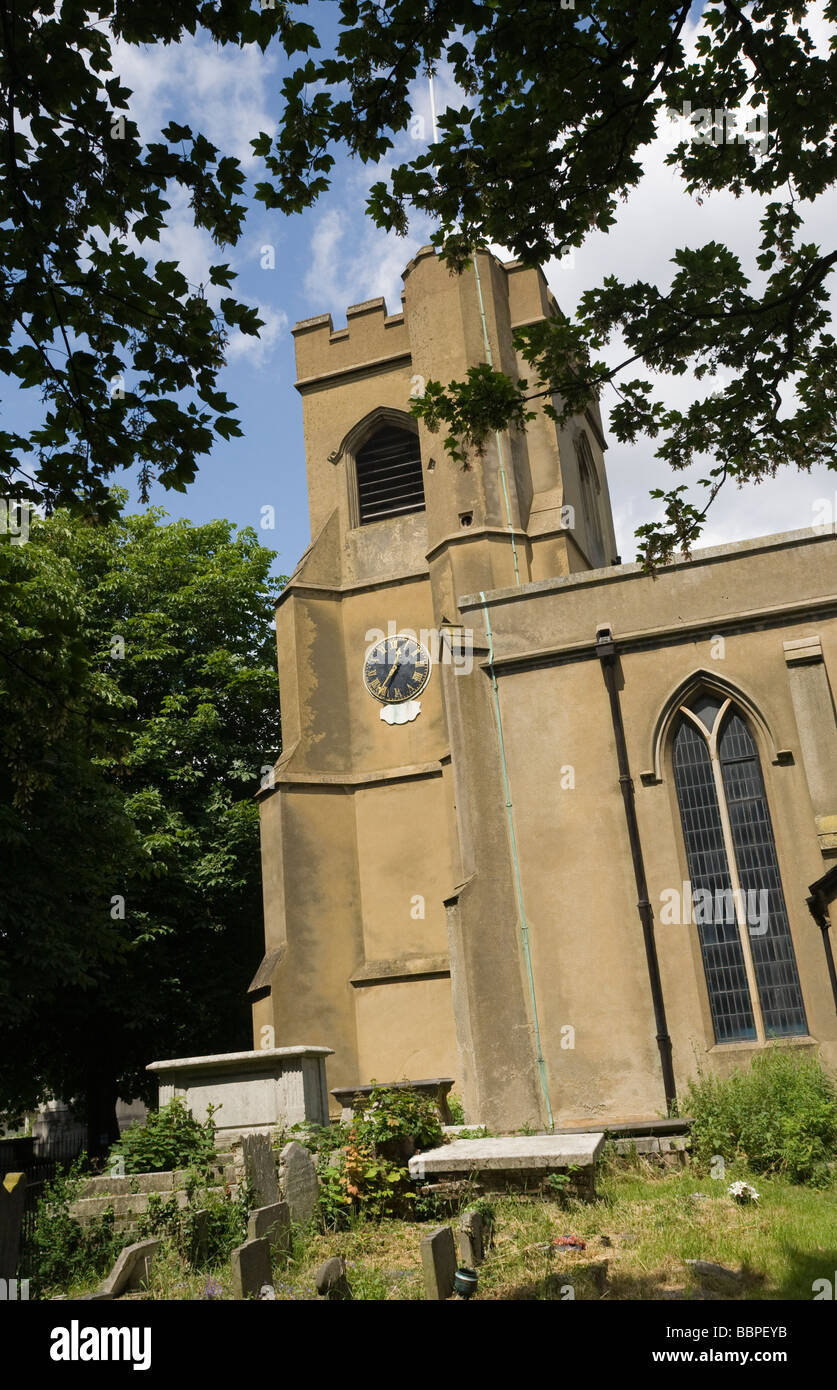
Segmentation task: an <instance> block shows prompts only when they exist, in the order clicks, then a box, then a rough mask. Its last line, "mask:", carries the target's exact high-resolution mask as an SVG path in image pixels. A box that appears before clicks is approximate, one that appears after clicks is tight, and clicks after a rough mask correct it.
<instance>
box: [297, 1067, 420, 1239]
mask: <svg viewBox="0 0 837 1390" xmlns="http://www.w3.org/2000/svg"><path fill="white" fill-rule="evenodd" d="M309 1136H310V1137H309V1138H306V1140H305V1141H304V1142H307V1143H308V1145H309V1147H310V1148H312V1149H313V1150H314V1152H315V1153H316V1154H317V1176H318V1178H319V1180H320V1200H319V1215H320V1221H321V1224H322V1226H323V1228H324V1229H325V1230H344V1229H346V1228H347V1226H349V1225H350V1224H351V1222H352V1221H353V1220H355V1219H357V1218H358V1217H359V1216H364V1217H370V1218H372V1219H374V1220H382V1219H384V1218H386V1217H401V1218H407V1217H409V1216H411V1215H412V1214H414V1213H415V1212H416V1209H417V1204H416V1194H415V1192H414V1190H413V1184H412V1182H411V1180H410V1173H409V1169H408V1168H407V1166H406V1164H407V1159H408V1158H409V1157H410V1156H411V1154H412V1153H414V1152H415V1151H416V1150H418V1149H429V1148H433V1147H435V1146H436V1145H437V1144H440V1143H441V1141H442V1124H441V1120H440V1118H439V1112H438V1110H437V1108H436V1105H435V1103H434V1102H433V1101H432V1100H431V1099H429V1098H428V1097H427V1096H422V1095H420V1094H419V1093H418V1092H417V1091H408V1090H395V1089H392V1088H387V1087H384V1086H381V1087H376V1088H375V1090H373V1092H372V1094H371V1096H370V1097H369V1103H368V1105H366V1106H365V1108H364V1109H363V1110H362V1111H360V1112H359V1113H358V1114H357V1115H356V1116H355V1118H354V1120H353V1121H352V1123H351V1124H348V1125H346V1124H344V1125H340V1126H332V1127H330V1128H328V1129H326V1130H321V1131H318V1132H315V1133H314V1134H313V1135H311V1134H310V1131H309Z"/></svg>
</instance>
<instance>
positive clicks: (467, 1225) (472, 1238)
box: [456, 1211, 485, 1269]
mask: <svg viewBox="0 0 837 1390" xmlns="http://www.w3.org/2000/svg"><path fill="white" fill-rule="evenodd" d="M456 1234H457V1243H458V1245H459V1263H460V1264H461V1265H464V1266H465V1268H466V1269H476V1267H477V1265H481V1264H482V1262H483V1260H484V1259H485V1227H484V1223H483V1217H482V1212H480V1211H465V1212H463V1213H462V1216H461V1217H460V1221H459V1230H458V1231H457V1233H456Z"/></svg>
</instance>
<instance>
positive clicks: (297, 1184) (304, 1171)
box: [279, 1139, 320, 1226]
mask: <svg viewBox="0 0 837 1390" xmlns="http://www.w3.org/2000/svg"><path fill="white" fill-rule="evenodd" d="M279 1186H280V1187H281V1189H282V1196H283V1197H284V1199H285V1201H286V1202H287V1204H288V1206H289V1207H290V1211H291V1221H292V1222H293V1224H294V1225H295V1226H305V1225H306V1224H307V1223H308V1222H309V1221H310V1220H311V1217H312V1216H313V1215H314V1211H315V1209H316V1206H317V1198H318V1197H319V1192H320V1184H319V1183H318V1181H317V1170H316V1168H315V1166H314V1160H313V1158H312V1157H311V1155H310V1153H309V1152H308V1150H307V1149H305V1148H303V1146H302V1144H298V1143H297V1142H296V1140H295V1139H294V1140H292V1141H291V1143H290V1144H286V1145H285V1147H284V1149H283V1150H282V1152H281V1154H280V1155H279Z"/></svg>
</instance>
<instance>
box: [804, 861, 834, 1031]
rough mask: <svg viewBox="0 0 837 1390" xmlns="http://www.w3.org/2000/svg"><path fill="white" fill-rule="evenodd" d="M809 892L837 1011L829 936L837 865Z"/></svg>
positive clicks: (812, 886) (809, 906)
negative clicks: (820, 934) (830, 910)
mask: <svg viewBox="0 0 837 1390" xmlns="http://www.w3.org/2000/svg"><path fill="white" fill-rule="evenodd" d="M808 891H809V893H810V894H811V896H810V898H808V899H807V903H808V910H809V912H810V913H811V916H812V917H813V919H814V921H815V922H816V924H817V926H818V927H819V928H820V930H821V931H822V944H823V950H824V951H825V963H826V967H827V969H828V978H829V980H830V981H831V994H832V997H833V999H834V1008H835V1011H837V971H835V969H834V954H833V952H832V950H831V937H830V936H829V935H828V929H829V927H830V925H831V921H830V917H829V906H830V904H831V903H832V902H834V901H835V900H837V864H835V865H834V867H833V868H831V869H829V870H828V872H827V873H824V874H823V876H822V878H818V879H817V881H816V883H812V884H811V886H810V888H809V890H808Z"/></svg>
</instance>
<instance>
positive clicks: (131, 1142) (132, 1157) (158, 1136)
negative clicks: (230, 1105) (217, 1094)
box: [110, 1096, 218, 1173]
mask: <svg viewBox="0 0 837 1390" xmlns="http://www.w3.org/2000/svg"><path fill="white" fill-rule="evenodd" d="M217 1109H218V1106H213V1105H210V1106H209V1115H208V1117H207V1119H206V1120H204V1121H203V1122H201V1121H200V1120H196V1119H195V1117H194V1115H193V1114H192V1112H191V1111H190V1110H187V1108H186V1103H185V1101H184V1100H183V1099H182V1098H181V1097H180V1096H175V1097H174V1098H173V1099H172V1100H170V1101H169V1102H168V1104H167V1105H163V1106H161V1107H160V1109H159V1110H152V1111H150V1112H149V1115H148V1119H147V1120H146V1122H145V1124H144V1125H132V1126H131V1128H130V1129H126V1130H125V1132H124V1134H123V1135H122V1138H121V1139H120V1140H119V1142H118V1143H116V1144H113V1145H112V1146H111V1149H110V1157H111V1160H113V1159H117V1160H118V1159H122V1160H123V1161H124V1170H125V1172H126V1173H170V1172H173V1171H174V1169H175V1168H192V1167H198V1168H202V1169H203V1168H206V1167H208V1165H209V1164H211V1163H212V1162H214V1159H215V1123H214V1119H213V1116H214V1112H215V1111H216V1110H217Z"/></svg>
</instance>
